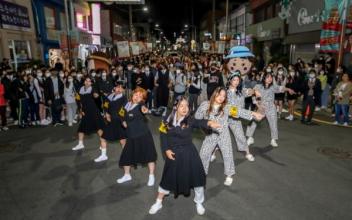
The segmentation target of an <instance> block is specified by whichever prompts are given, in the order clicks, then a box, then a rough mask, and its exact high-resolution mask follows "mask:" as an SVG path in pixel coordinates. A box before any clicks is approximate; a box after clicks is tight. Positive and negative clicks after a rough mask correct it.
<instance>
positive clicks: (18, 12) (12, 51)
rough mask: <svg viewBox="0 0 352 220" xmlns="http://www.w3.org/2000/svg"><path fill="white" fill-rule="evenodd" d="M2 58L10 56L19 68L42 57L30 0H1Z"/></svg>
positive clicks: (0, 51) (14, 64)
mask: <svg viewBox="0 0 352 220" xmlns="http://www.w3.org/2000/svg"><path fill="white" fill-rule="evenodd" d="M0 14H1V17H0V58H9V59H10V63H11V65H12V68H13V69H14V70H17V69H19V68H21V67H22V66H23V65H26V64H28V63H30V62H31V60H32V59H40V57H41V55H40V50H38V49H37V44H36V38H35V36H36V34H35V25H34V20H33V13H32V6H31V3H30V1H26V0H17V1H16V4H15V3H12V1H10V0H9V1H0Z"/></svg>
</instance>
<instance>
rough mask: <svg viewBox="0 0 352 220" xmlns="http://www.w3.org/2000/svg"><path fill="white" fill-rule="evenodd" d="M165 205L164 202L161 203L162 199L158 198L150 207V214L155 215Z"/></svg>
mask: <svg viewBox="0 0 352 220" xmlns="http://www.w3.org/2000/svg"><path fill="white" fill-rule="evenodd" d="M162 207H163V204H162V203H161V201H160V200H159V201H158V200H157V201H156V202H155V203H154V204H153V205H152V207H150V209H149V214H151V215H154V214H156V213H157V212H158V211H159V210H160V209H161V208H162Z"/></svg>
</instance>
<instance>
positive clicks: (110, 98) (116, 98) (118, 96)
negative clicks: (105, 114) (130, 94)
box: [108, 93, 122, 101]
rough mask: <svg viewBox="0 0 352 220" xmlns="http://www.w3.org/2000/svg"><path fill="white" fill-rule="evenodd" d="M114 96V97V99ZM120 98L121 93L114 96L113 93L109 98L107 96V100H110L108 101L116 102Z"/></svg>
mask: <svg viewBox="0 0 352 220" xmlns="http://www.w3.org/2000/svg"><path fill="white" fill-rule="evenodd" d="M114 96H115V97H114ZM121 97H122V93H121V94H117V95H116V94H115V93H111V94H110V95H109V96H108V99H109V100H110V101H116V100H118V99H119V98H121Z"/></svg>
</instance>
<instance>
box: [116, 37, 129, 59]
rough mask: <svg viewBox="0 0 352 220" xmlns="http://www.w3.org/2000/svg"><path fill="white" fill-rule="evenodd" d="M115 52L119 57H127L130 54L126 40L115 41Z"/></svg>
mask: <svg viewBox="0 0 352 220" xmlns="http://www.w3.org/2000/svg"><path fill="white" fill-rule="evenodd" d="M116 46H117V53H118V55H119V57H129V56H130V47H129V45H128V41H117V42H116Z"/></svg>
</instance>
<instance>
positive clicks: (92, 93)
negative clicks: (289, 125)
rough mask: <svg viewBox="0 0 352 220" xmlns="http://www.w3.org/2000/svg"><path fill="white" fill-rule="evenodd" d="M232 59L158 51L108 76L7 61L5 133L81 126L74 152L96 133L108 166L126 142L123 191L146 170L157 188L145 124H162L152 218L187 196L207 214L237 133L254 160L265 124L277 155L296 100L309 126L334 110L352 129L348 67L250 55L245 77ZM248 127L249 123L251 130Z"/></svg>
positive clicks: (228, 172) (231, 169)
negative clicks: (209, 184)
mask: <svg viewBox="0 0 352 220" xmlns="http://www.w3.org/2000/svg"><path fill="white" fill-rule="evenodd" d="M248 54H251V53H250V52H248ZM233 57H236V54H235V53H230V54H229V55H228V56H222V55H213V54H210V55H209V54H191V53H187V52H184V53H183V54H182V56H181V57H179V56H171V55H170V56H166V57H164V56H162V54H160V53H156V52H153V53H148V54H144V55H140V56H136V57H132V58H128V59H121V60H118V61H117V62H116V63H115V64H114V65H113V66H111V69H110V70H109V71H108V70H104V69H102V70H99V69H98V70H89V71H88V70H86V69H76V68H74V67H72V68H70V69H63V67H62V66H61V65H56V66H55V68H52V69H50V68H44V67H39V66H26V67H24V68H23V69H21V70H19V71H12V69H11V67H10V66H9V65H8V63H6V60H3V62H2V63H1V65H0V68H1V72H0V74H1V75H0V76H1V83H0V114H1V122H2V125H1V129H2V130H3V131H7V130H8V126H7V119H8V118H11V119H12V120H13V122H14V124H16V125H18V126H19V127H20V128H27V127H31V126H49V125H50V124H52V125H54V126H60V125H64V124H65V123H66V124H67V125H68V126H73V124H75V123H79V126H78V144H77V146H75V147H74V148H73V149H72V150H74V151H77V150H82V149H84V148H85V145H84V137H85V135H89V134H92V133H97V134H98V136H99V138H100V155H99V156H98V157H97V158H96V159H95V162H97V163H99V162H102V161H106V160H108V154H107V145H108V143H109V142H117V141H119V142H120V144H121V146H122V148H123V150H122V153H121V155H120V161H119V165H120V167H122V168H123V170H124V175H123V176H122V177H121V178H119V179H117V182H118V183H119V184H122V183H125V182H128V181H131V180H132V175H131V168H132V167H136V166H137V165H139V164H144V165H147V166H148V170H149V178H148V183H147V185H148V186H153V185H154V184H155V176H154V172H155V162H156V160H157V151H156V148H155V144H154V140H153V136H152V131H151V130H150V128H149V126H148V122H147V120H146V115H148V114H153V115H155V116H161V117H162V120H161V121H162V122H161V125H160V128H159V131H160V136H161V149H162V152H163V155H164V157H165V164H164V170H163V174H162V178H161V182H160V186H159V189H158V196H157V200H156V202H155V204H153V206H152V207H151V209H150V211H149V213H150V214H155V213H156V212H157V211H158V210H160V209H161V208H162V201H163V199H164V196H165V195H167V194H169V193H170V192H172V193H174V194H175V196H177V195H179V194H184V195H189V194H190V190H191V189H194V191H195V199H194V201H195V203H196V209H197V212H198V214H200V215H202V214H204V212H205V209H204V206H203V205H202V203H203V201H204V186H205V179H206V175H208V168H209V165H210V163H211V161H213V160H215V159H216V156H215V155H216V152H217V151H218V150H219V151H220V152H221V154H222V156H223V159H224V175H225V181H224V184H225V185H226V186H230V185H231V184H232V182H233V175H234V174H235V164H234V158H233V150H232V149H233V148H232V143H231V133H232V134H233V135H234V137H235V142H236V145H237V149H238V151H242V152H244V155H245V158H246V159H247V160H248V161H255V158H254V156H253V155H252V154H251V153H250V148H249V146H250V145H251V144H253V143H254V132H255V130H256V126H257V124H258V122H259V121H261V120H262V119H263V118H264V117H265V118H266V119H267V121H268V123H269V128H270V135H271V141H270V145H271V146H273V147H278V143H277V141H278V138H279V136H278V119H281V118H284V117H283V112H284V106H286V104H287V106H288V114H287V115H286V117H285V119H286V120H289V121H293V120H294V118H295V112H296V105H297V104H298V103H300V102H298V101H301V104H302V108H301V109H302V110H301V122H302V123H304V124H310V123H311V122H312V118H313V115H314V112H316V111H319V110H321V111H322V110H327V109H328V108H331V109H332V110H333V114H334V118H335V124H342V125H345V126H347V125H348V123H349V118H350V115H349V106H350V103H351V100H352V99H351V95H352V83H351V81H350V77H349V74H348V73H347V72H345V69H344V68H343V67H337V68H336V66H335V62H334V59H333V58H332V56H331V55H330V54H328V55H326V57H324V56H320V57H319V58H318V59H315V60H313V61H312V62H311V63H304V62H303V60H301V59H298V60H297V62H296V63H294V64H290V65H287V66H285V65H284V64H282V63H276V62H272V63H269V64H268V65H266V66H261V65H260V64H255V61H254V55H253V56H252V55H251V56H250V57H249V58H250V59H253V63H254V65H253V67H252V68H251V70H250V71H248V74H246V75H243V74H242V73H241V72H240V71H233V70H232V68H229V67H228V65H227V64H228V60H229V59H231V58H233ZM335 70H336V71H335ZM300 97H302V99H301V98H300ZM7 113H9V114H7ZM243 120H248V121H249V125H248V127H247V129H246V131H245V130H244V128H243V124H242V121H243ZM193 128H202V129H203V131H204V133H205V138H204V141H203V143H202V146H201V149H200V152H199V153H198V151H197V150H196V148H195V146H194V144H193V143H192V130H193Z"/></svg>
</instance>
